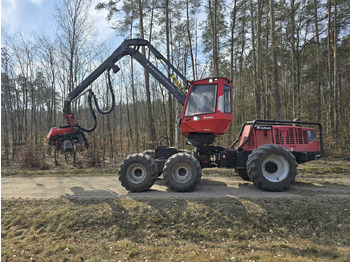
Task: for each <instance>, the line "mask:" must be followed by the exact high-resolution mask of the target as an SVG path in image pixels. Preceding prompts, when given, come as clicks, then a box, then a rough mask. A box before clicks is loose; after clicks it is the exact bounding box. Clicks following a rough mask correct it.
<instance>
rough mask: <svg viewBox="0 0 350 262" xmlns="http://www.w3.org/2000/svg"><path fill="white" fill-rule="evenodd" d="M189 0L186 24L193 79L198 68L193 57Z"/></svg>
mask: <svg viewBox="0 0 350 262" xmlns="http://www.w3.org/2000/svg"><path fill="white" fill-rule="evenodd" d="M188 1H189V0H186V26H187V37H188V43H189V46H190V56H191V65H192V76H193V80H194V79H196V74H195V73H196V70H195V64H194V57H193V51H192V37H191V29H190V14H189V3H188Z"/></svg>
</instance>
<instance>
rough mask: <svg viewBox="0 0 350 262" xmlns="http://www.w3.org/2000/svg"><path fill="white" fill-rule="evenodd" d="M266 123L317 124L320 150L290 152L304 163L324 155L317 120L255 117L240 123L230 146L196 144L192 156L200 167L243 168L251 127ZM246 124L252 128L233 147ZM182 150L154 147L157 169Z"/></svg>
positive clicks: (298, 160)
mask: <svg viewBox="0 0 350 262" xmlns="http://www.w3.org/2000/svg"><path fill="white" fill-rule="evenodd" d="M261 124H268V125H290V124H293V125H308V126H317V127H318V131H319V133H318V135H319V143H320V151H319V152H292V153H293V155H294V156H295V158H296V161H297V162H298V163H304V162H307V161H312V160H316V159H319V158H321V157H323V156H324V149H323V138H322V125H321V124H320V123H318V122H304V121H286V120H263V119H256V120H254V121H248V122H245V123H243V124H242V127H241V130H240V132H239V134H238V137H237V139H236V141H235V142H234V143H233V144H232V145H231V147H230V148H225V147H221V146H213V145H210V144H207V145H205V144H204V145H203V144H202V145H200V146H196V147H195V150H194V152H193V155H194V157H195V158H196V159H197V160H198V161H199V162H200V165H201V167H202V168H211V167H225V168H236V169H244V168H246V161H247V160H248V156H249V154H250V153H251V151H244V150H243V147H244V145H246V144H247V143H248V142H249V140H250V138H251V136H252V133H253V128H254V127H255V126H257V125H261ZM246 125H252V127H253V128H252V129H251V130H250V133H249V135H248V137H247V139H246V140H245V141H244V142H243V143H242V145H240V146H239V147H237V148H236V149H235V148H234V147H235V145H236V144H237V143H238V141H239V139H240V137H241V136H242V133H243V130H244V127H245V126H246ZM180 152H184V151H183V150H178V149H176V148H175V147H169V146H160V145H158V146H157V147H156V148H155V155H154V158H155V161H156V164H157V168H158V171H159V172H161V171H162V170H163V168H164V164H165V162H166V161H167V160H168V158H169V157H171V156H172V155H174V154H177V153H180Z"/></svg>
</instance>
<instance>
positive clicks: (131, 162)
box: [118, 154, 157, 192]
mask: <svg viewBox="0 0 350 262" xmlns="http://www.w3.org/2000/svg"><path fill="white" fill-rule="evenodd" d="M118 175H119V181H120V182H121V184H122V186H123V187H124V188H125V189H126V190H128V191H131V192H141V191H145V190H147V189H149V188H150V187H151V186H152V185H153V184H154V182H155V181H156V180H157V166H156V164H155V162H154V160H153V158H152V157H151V156H149V155H146V154H134V155H130V156H128V157H127V158H126V159H125V160H124V161H123V163H122V164H121V165H120V168H119V171H118Z"/></svg>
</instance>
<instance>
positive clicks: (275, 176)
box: [247, 144, 298, 191]
mask: <svg viewBox="0 0 350 262" xmlns="http://www.w3.org/2000/svg"><path fill="white" fill-rule="evenodd" d="M297 165H298V164H297V162H296V161H295V157H294V155H293V154H292V153H291V152H290V151H288V150H287V149H286V148H284V147H282V146H280V145H275V144H266V145H262V146H260V147H258V148H256V149H254V150H253V152H252V153H251V154H250V155H249V156H248V161H247V174H248V176H249V178H250V180H251V181H253V183H254V185H255V186H257V187H259V188H261V189H263V190H266V191H284V190H286V189H288V188H289V187H290V185H291V184H292V183H293V182H294V181H295V176H296V174H297V170H296V169H297Z"/></svg>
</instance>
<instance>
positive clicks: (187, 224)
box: [1, 160, 350, 261]
mask: <svg viewBox="0 0 350 262" xmlns="http://www.w3.org/2000/svg"><path fill="white" fill-rule="evenodd" d="M116 172H117V169H115V168H105V169H94V168H82V169H71V168H70V169H67V168H58V169H52V170H34V169H32V170H21V169H14V168H12V169H10V168H3V169H2V185H1V187H2V188H1V189H2V192H1V195H2V205H1V258H2V261H28V260H29V261H350V234H349V232H350V162H348V161H327V163H325V162H324V161H323V160H322V161H315V162H311V163H307V164H306V165H300V166H299V167H298V172H299V173H298V175H297V179H296V183H295V184H294V185H293V186H292V187H291V189H290V190H288V191H286V192H279V193H271V192H264V191H261V190H258V189H256V188H255V187H254V186H253V185H252V183H250V182H246V181H242V180H240V178H239V177H238V176H237V175H236V174H235V173H234V172H233V171H232V170H227V169H211V170H204V172H203V173H204V174H203V179H202V181H201V182H200V184H199V186H198V187H197V188H196V190H195V191H193V192H189V193H174V192H171V191H169V190H167V188H166V186H165V183H164V180H162V179H159V180H157V182H156V184H155V185H154V186H153V187H152V188H151V190H149V191H147V192H143V193H137V194H136V193H128V192H127V191H125V190H124V189H123V188H122V187H121V186H120V184H119V181H118V179H117V178H116ZM123 190H124V191H123Z"/></svg>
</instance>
